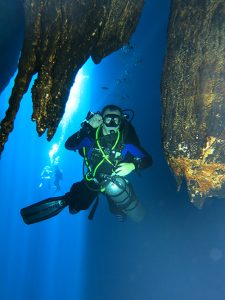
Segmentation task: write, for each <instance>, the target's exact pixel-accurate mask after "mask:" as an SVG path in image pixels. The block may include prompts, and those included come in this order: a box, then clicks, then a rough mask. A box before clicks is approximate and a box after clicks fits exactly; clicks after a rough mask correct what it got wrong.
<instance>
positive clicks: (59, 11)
mask: <svg viewBox="0 0 225 300" xmlns="http://www.w3.org/2000/svg"><path fill="white" fill-rule="evenodd" d="M23 2H24V12H25V21H26V31H25V40H24V44H23V48H22V53H21V57H20V60H19V66H18V74H17V77H16V79H15V84H14V87H13V90H12V94H11V97H10V99H9V108H8V110H7V111H6V115H5V118H4V119H3V120H2V122H1V125H0V153H1V152H2V151H3V148H4V145H5V143H6V141H7V139H8V135H9V133H10V132H11V131H12V130H13V123H14V119H15V117H16V114H17V111H18V109H19V106H20V101H21V99H22V97H23V95H24V93H25V92H26V91H27V89H28V87H29V84H30V81H31V79H32V77H33V75H34V74H36V73H37V74H38V76H37V79H36V80H35V83H34V85H33V87H32V100H33V115H32V120H34V121H36V124H37V132H38V134H39V135H42V134H43V133H44V132H45V131H46V130H47V138H48V140H51V138H52V137H53V135H54V133H55V131H56V129H57V126H58V124H59V122H60V120H61V118H62V116H63V113H64V110H65V105H66V101H67V99H68V95H69V91H70V88H71V86H72V84H73V82H74V79H75V76H76V74H77V72H78V70H79V69H80V68H81V67H82V65H83V64H84V63H85V62H86V61H87V59H88V58H89V57H90V56H91V57H92V59H93V61H94V62H95V63H99V62H100V61H101V60H102V59H103V58H104V57H105V56H107V55H109V54H110V53H112V52H113V51H115V50H117V49H119V48H120V47H122V46H123V45H124V44H126V43H127V42H128V41H129V39H130V37H131V34H132V33H133V32H134V30H135V28H136V26H137V23H138V20H139V17H140V13H141V10H142V7H143V4H144V0H123V1H121V0H94V1H90V0H72V1H71V0H38V1H37V0H23Z"/></svg>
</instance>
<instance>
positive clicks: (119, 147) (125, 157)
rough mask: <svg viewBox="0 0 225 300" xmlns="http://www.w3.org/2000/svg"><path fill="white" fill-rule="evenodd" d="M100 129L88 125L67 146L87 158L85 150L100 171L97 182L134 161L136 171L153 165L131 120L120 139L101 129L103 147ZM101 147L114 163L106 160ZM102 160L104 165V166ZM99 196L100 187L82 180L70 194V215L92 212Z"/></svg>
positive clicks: (72, 137) (121, 132) (70, 139)
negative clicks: (92, 206) (94, 202)
mask: <svg viewBox="0 0 225 300" xmlns="http://www.w3.org/2000/svg"><path fill="white" fill-rule="evenodd" d="M96 130H97V129H94V128H92V127H91V126H90V125H89V124H84V125H83V127H82V128H81V129H80V130H79V131H78V132H76V133H75V134H73V135H72V136H71V137H69V138H68V139H67V141H66V143H65V147H66V149H68V150H73V151H79V153H80V155H82V156H83V157H84V152H83V149H84V148H85V150H86V158H87V161H88V164H89V167H90V168H91V169H92V170H96V173H95V179H97V180H98V182H101V180H102V176H104V174H109V175H111V173H112V171H113V170H114V169H115V167H116V166H117V165H118V164H119V163H122V162H128V163H129V162H132V163H134V165H135V169H136V170H141V169H144V168H146V167H148V166H150V165H151V164H152V158H151V156H150V155H149V154H148V153H147V151H146V150H144V149H143V148H142V146H141V144H140V142H139V139H138V137H137V134H136V132H135V129H134V127H133V126H132V125H131V124H130V123H128V122H127V121H124V122H123V124H122V125H121V129H120V133H119V136H118V133H112V134H110V135H105V136H104V135H103V134H102V128H100V129H98V130H99V134H98V143H99V144H98V143H97V141H96ZM117 139H118V141H117ZM116 141H117V142H116ZM99 145H100V147H101V148H102V150H103V152H104V153H105V154H106V155H107V158H108V159H109V160H110V162H111V163H112V164H110V163H109V162H108V161H107V160H106V159H103V154H102V152H101V150H100V149H99ZM102 160H103V161H102ZM101 161H102V163H100V162H101ZM99 163H100V166H99ZM96 167H97V168H96ZM98 193H99V185H98V184H96V183H95V182H94V181H88V182H87V180H86V179H85V178H84V179H83V180H82V181H80V182H76V183H74V184H73V185H72V187H71V190H70V192H69V193H67V194H66V196H67V199H68V202H69V207H70V212H71V213H75V212H78V211H80V210H85V209H88V208H89V207H90V205H91V204H92V202H93V201H94V199H95V198H96V196H97V195H98Z"/></svg>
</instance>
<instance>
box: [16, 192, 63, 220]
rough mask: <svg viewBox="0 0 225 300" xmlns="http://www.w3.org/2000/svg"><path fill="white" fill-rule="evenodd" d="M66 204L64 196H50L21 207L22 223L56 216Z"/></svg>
mask: <svg viewBox="0 0 225 300" xmlns="http://www.w3.org/2000/svg"><path fill="white" fill-rule="evenodd" d="M67 205H68V202H67V201H66V198H65V196H61V197H52V198H48V199H46V200H42V201H40V202H37V203H35V204H32V205H30V206H27V207H24V208H22V209H21V210H20V214H21V216H22V218H23V221H24V223H26V224H28V225H29V224H33V223H37V222H40V221H43V220H46V219H49V218H52V217H54V216H56V215H57V214H58V213H60V212H61V211H62V210H63V209H64V208H65V207H66V206H67Z"/></svg>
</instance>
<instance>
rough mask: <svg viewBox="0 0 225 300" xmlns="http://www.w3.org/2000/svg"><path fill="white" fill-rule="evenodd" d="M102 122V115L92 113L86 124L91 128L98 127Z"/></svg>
mask: <svg viewBox="0 0 225 300" xmlns="http://www.w3.org/2000/svg"><path fill="white" fill-rule="evenodd" d="M102 122H103V119H102V116H101V115H100V114H94V116H93V117H92V118H91V119H90V120H88V124H90V125H91V127H93V128H97V127H99V126H100V125H101V124H102Z"/></svg>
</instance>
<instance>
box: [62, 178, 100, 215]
mask: <svg viewBox="0 0 225 300" xmlns="http://www.w3.org/2000/svg"><path fill="white" fill-rule="evenodd" d="M89 185H90V184H89ZM95 189H96V186H95V185H92V186H91V189H90V188H88V186H87V184H86V183H85V181H84V180H82V181H80V182H76V183H74V184H73V185H72V187H71V189H70V191H69V193H66V197H67V201H68V204H69V212H70V213H71V214H75V213H77V212H79V211H80V210H86V209H88V208H89V207H90V206H91V204H92V203H93V201H94V199H95V198H96V197H97V195H98V191H96V190H95Z"/></svg>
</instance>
